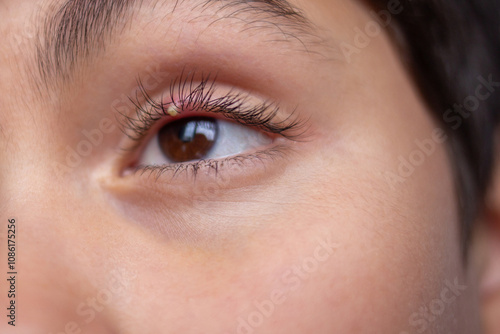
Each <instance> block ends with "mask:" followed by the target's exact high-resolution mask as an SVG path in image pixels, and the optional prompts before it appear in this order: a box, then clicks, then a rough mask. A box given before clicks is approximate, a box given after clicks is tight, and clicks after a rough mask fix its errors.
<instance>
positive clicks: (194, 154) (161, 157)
mask: <svg viewBox="0 0 500 334" xmlns="http://www.w3.org/2000/svg"><path fill="white" fill-rule="evenodd" d="M272 142H273V139H272V138H271V137H270V136H268V135H265V134H264V133H262V131H260V130H257V129H253V128H250V127H248V126H244V125H241V124H237V123H235V122H233V121H229V120H221V119H217V118H210V117H186V118H182V119H179V120H175V121H171V122H169V123H168V124H166V125H164V126H163V127H162V128H161V129H160V130H159V131H158V133H157V134H155V135H154V136H153V137H152V139H151V140H150V141H149V142H148V143H147V144H146V146H145V149H144V152H143V154H142V156H141V157H140V158H139V160H138V161H137V165H139V166H163V165H171V164H179V163H185V162H196V161H200V160H216V159H222V158H226V157H231V156H235V155H238V154H243V153H247V152H250V151H252V150H256V149H260V148H263V147H265V146H267V145H269V144H271V143H272Z"/></svg>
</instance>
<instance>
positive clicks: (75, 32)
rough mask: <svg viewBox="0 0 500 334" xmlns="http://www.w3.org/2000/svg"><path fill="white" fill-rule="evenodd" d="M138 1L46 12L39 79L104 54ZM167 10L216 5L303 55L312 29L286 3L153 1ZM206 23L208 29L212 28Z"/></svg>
mask: <svg viewBox="0 0 500 334" xmlns="http://www.w3.org/2000/svg"><path fill="white" fill-rule="evenodd" d="M144 2H145V1H144V0H66V2H65V3H63V4H62V5H60V6H58V7H55V8H53V9H52V10H50V12H49V14H48V15H46V16H45V19H44V20H43V25H42V29H41V30H40V37H39V38H38V40H39V42H38V43H37V45H36V51H35V55H36V64H37V66H38V71H39V73H40V76H41V78H42V80H43V81H44V82H45V83H47V82H48V81H49V80H50V79H54V78H63V79H67V78H69V77H70V76H71V73H72V72H73V71H74V69H75V67H76V66H77V65H78V64H81V63H82V62H85V61H88V60H89V59H91V57H92V56H93V55H96V54H99V52H103V50H105V48H106V45H107V43H108V41H109V39H110V38H112V37H113V36H114V35H116V34H117V33H119V31H120V30H122V29H124V28H125V27H126V26H127V23H130V22H132V19H133V17H134V14H135V13H137V12H138V9H140V8H141V7H142V6H144ZM158 3H163V4H168V5H173V9H172V11H171V12H172V13H173V12H174V11H175V10H176V9H178V8H179V7H181V6H186V5H188V4H192V5H193V6H194V7H193V8H194V9H196V10H201V11H204V10H206V9H207V8H210V7H212V6H217V9H216V13H217V14H218V13H221V12H224V16H223V17H222V18H220V17H218V18H216V19H215V20H214V21H213V23H215V22H218V21H220V20H222V19H224V18H239V15H241V14H245V15H246V16H245V19H244V22H243V25H244V29H242V30H250V29H253V28H256V29H259V28H271V29H272V30H273V31H274V32H273V33H272V34H271V35H273V36H278V37H274V39H273V40H272V41H277V40H283V41H287V42H292V43H296V44H297V43H298V44H300V45H301V46H302V47H303V48H305V49H306V50H307V51H308V48H307V46H306V43H305V42H304V40H303V39H304V36H307V35H314V34H312V31H313V30H314V29H313V24H312V23H311V21H309V20H308V19H307V18H306V17H305V15H304V14H303V13H302V12H301V11H300V10H299V9H298V8H296V7H295V6H293V5H292V4H291V3H290V2H288V1H287V0H155V1H153V2H152V4H151V5H152V7H153V8H156V6H157V4H158ZM213 23H212V24H213Z"/></svg>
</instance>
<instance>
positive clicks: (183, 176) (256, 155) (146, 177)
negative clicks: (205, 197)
mask: <svg viewBox="0 0 500 334" xmlns="http://www.w3.org/2000/svg"><path fill="white" fill-rule="evenodd" d="M288 152H291V149H290V147H289V146H287V145H284V144H279V143H278V144H274V145H272V146H271V147H268V148H265V149H261V150H258V151H254V152H249V153H244V154H239V155H235V156H231V157H228V158H222V159H209V160H201V161H197V162H188V163H180V164H170V165H160V166H154V165H153V166H138V167H137V168H136V169H135V170H134V171H133V172H132V173H131V174H130V175H128V176H125V177H127V178H130V177H133V178H137V179H141V180H143V181H145V182H146V183H148V182H155V183H156V182H158V183H160V184H161V183H163V182H168V184H176V183H182V182H185V181H196V182H204V181H214V180H217V179H219V178H226V177H230V178H245V177H251V176H252V175H255V174H259V173H261V172H263V171H265V170H271V169H272V168H271V167H272V166H270V164H272V163H274V162H279V161H280V160H285V159H283V158H285V157H286V156H287V154H288ZM278 164H279V165H281V163H278Z"/></svg>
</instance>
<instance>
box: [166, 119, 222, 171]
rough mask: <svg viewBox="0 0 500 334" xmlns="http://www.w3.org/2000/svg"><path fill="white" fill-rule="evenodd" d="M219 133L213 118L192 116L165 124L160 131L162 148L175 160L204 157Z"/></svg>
mask: <svg viewBox="0 0 500 334" xmlns="http://www.w3.org/2000/svg"><path fill="white" fill-rule="evenodd" d="M218 134H219V128H218V126H217V122H216V120H215V119H213V118H203V117H192V118H186V119H180V120H178V121H174V122H171V123H169V124H167V125H165V126H164V127H163V128H162V129H161V130H160V132H159V133H158V141H159V144H160V149H161V151H162V153H163V154H165V156H166V157H167V158H168V159H170V160H172V161H173V162H186V161H191V160H199V159H204V158H205V157H206V156H207V154H208V153H209V152H210V150H211V149H212V147H213V146H214V144H215V141H216V140H217V137H218Z"/></svg>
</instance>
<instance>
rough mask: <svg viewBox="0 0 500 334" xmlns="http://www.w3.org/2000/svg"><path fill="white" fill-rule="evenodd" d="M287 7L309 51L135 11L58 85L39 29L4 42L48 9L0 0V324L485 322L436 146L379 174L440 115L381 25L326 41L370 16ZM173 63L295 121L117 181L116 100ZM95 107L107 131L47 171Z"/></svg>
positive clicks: (264, 327)
mask: <svg viewBox="0 0 500 334" xmlns="http://www.w3.org/2000/svg"><path fill="white" fill-rule="evenodd" d="M56 3H57V2H56ZM146 3H147V1H146ZM293 3H294V4H295V5H296V6H297V7H298V8H300V9H302V10H303V11H304V13H305V14H306V16H307V17H308V18H309V19H310V20H311V21H312V22H313V23H314V24H315V25H316V26H317V27H318V30H317V32H316V34H317V35H319V36H320V37H321V42H320V41H319V39H317V38H316V37H311V36H305V35H304V36H301V38H302V39H303V40H304V41H305V42H306V44H307V45H308V46H310V49H309V50H310V51H311V52H306V51H305V50H304V48H303V46H302V45H301V44H300V43H295V44H296V45H295V44H294V45H289V44H288V43H286V42H283V41H270V40H272V39H273V38H272V37H273V36H270V35H269V33H270V31H271V30H270V28H262V29H255V30H248V31H242V27H241V23H238V21H237V20H236V21H231V20H224V19H222V20H220V21H219V22H218V23H216V24H212V25H210V26H208V24H209V23H211V22H212V21H213V16H214V15H216V14H215V11H214V10H213V9H207V10H206V12H205V15H206V16H204V17H200V16H199V14H196V12H195V11H191V10H190V9H191V7H189V6H184V7H183V8H179V9H178V10H177V11H175V12H174V13H173V14H169V13H170V12H171V9H172V8H171V4H170V5H166V6H159V7H158V8H157V9H156V10H155V11H151V9H150V8H149V7H148V5H147V4H146V5H144V8H143V9H142V10H141V11H140V12H138V13H137V15H136V17H135V18H134V21H133V24H130V25H128V26H127V28H126V29H123V31H122V32H121V33H120V34H119V35H118V36H117V37H115V38H114V39H113V40H112V42H110V45H108V46H107V47H106V51H103V52H101V53H100V55H99V56H98V57H95V59H93V60H92V61H90V62H88V63H87V64H80V65H79V67H78V69H77V70H76V72H75V74H74V76H73V77H72V78H71V79H70V80H68V81H67V82H65V83H64V84H62V83H61V81H59V82H57V83H55V84H49V85H48V86H43V85H42V86H40V84H39V82H40V81H39V80H37V78H36V76H37V74H36V71H34V70H33V68H34V64H33V54H34V43H35V42H34V39H33V38H25V39H22V40H21V42H20V43H13V42H12V40H13V39H12V38H11V37H12V36H23V33H25V31H26V29H27V25H29V29H28V30H30V29H33V30H30V31H34V30H36V28H37V27H39V25H40V21H39V14H38V13H39V11H40V10H42V12H43V11H44V10H46V9H47V8H49V6H48V5H49V4H50V3H49V2H48V1H45V0H40V1H28V0H25V1H13V0H3V1H1V2H0V16H1V17H2V20H0V31H1V35H2V36H3V37H2V38H6V39H7V40H8V41H10V42H8V43H1V44H0V57H1V58H0V59H1V61H0V77H1V80H0V91H2V92H3V93H2V94H1V95H0V124H1V132H0V135H1V138H2V140H1V141H0V142H1V143H0V145H1V147H2V149H1V150H0V156H1V158H2V160H3V161H4V163H2V164H1V167H0V183H1V185H2V186H1V187H2V191H1V193H0V203H1V204H0V208H1V212H2V224H3V223H6V222H7V219H9V218H13V217H14V218H15V219H16V224H17V235H18V236H17V239H16V240H17V243H18V255H17V257H18V266H17V271H18V272H19V275H18V282H17V290H18V297H17V304H18V309H17V314H18V320H17V326H16V327H15V328H13V327H12V326H8V325H7V324H6V321H5V318H4V320H2V322H1V323H0V331H1V332H2V333H33V332H37V333H275V334H276V333H288V334H290V333H398V334H401V333H422V332H425V333H463V334H467V333H481V332H485V329H484V328H483V326H482V325H481V320H480V319H481V312H482V311H481V307H480V305H481V303H480V295H481V290H480V287H479V286H480V281H481V280H482V278H481V277H482V276H481V275H480V273H481V270H480V267H481V265H480V264H481V263H483V262H484V258H485V257H486V256H485V255H483V253H481V252H480V251H477V252H476V248H477V249H479V248H480V247H479V246H476V244H481V242H483V241H481V240H480V241H477V242H476V243H475V244H474V247H473V248H472V250H471V254H473V255H471V257H472V259H473V260H472V261H470V263H469V265H468V266H464V263H463V259H462V256H461V245H460V241H459V237H460V235H459V215H458V209H457V203H456V199H455V198H456V197H455V194H456V188H455V185H454V180H453V173H452V168H451V159H450V157H449V155H448V153H447V145H446V142H447V141H446V140H444V142H443V143H435V142H433V143H434V144H433V145H434V146H433V147H434V150H433V152H432V153H431V154H428V155H425V158H424V162H423V163H422V164H421V165H419V166H415V168H414V171H413V172H412V173H411V175H409V176H408V177H405V178H404V180H402V181H401V180H400V181H398V182H394V181H390V179H388V175H392V174H390V173H393V174H397V173H398V168H400V164H401V160H400V157H403V158H404V159H406V160H408V159H409V157H410V156H411V154H412V153H413V152H415V151H416V150H417V151H418V150H419V147H418V146H417V144H416V143H415V141H416V140H419V141H425V140H431V139H432V138H433V133H435V131H436V128H439V123H438V122H437V121H436V120H435V119H433V118H432V117H431V113H430V112H429V111H428V110H427V107H426V105H425V103H424V102H423V99H422V97H421V96H420V95H419V94H418V93H417V89H416V87H415V86H414V84H413V82H412V80H411V77H410V76H409V75H408V73H407V71H406V70H405V68H404V67H403V65H402V63H401V61H400V58H399V55H398V53H397V51H396V49H395V47H394V45H393V43H392V41H391V40H390V39H389V37H388V35H387V32H386V31H385V30H382V31H381V32H380V34H377V35H376V36H374V37H370V43H369V45H368V46H367V47H364V48H360V49H359V53H356V54H353V55H352V57H350V58H349V59H347V58H346V57H345V55H344V54H343V52H342V49H341V48H340V44H341V43H342V42H345V43H349V44H351V45H354V40H355V38H356V33H355V31H354V30H353V28H355V27H360V28H363V27H365V25H366V23H367V22H370V21H372V20H373V18H372V16H370V15H369V11H370V9H369V8H368V7H365V6H364V5H362V4H360V3H357V2H354V1H340V0H331V1H326V0H325V1H322V0H307V1H298V0H297V1H293ZM40 8H41V9H40ZM242 15H243V16H242V17H241V18H243V19H245V16H244V15H246V14H242ZM4 18H6V19H4ZM193 18H196V20H195V22H194V23H193V22H191V23H190V24H188V23H187V22H188V21H189V20H190V19H193ZM27 22H28V23H27ZM6 36H7V37H6ZM274 37H276V36H274ZM274 39H276V38H274ZM14 40H15V39H14ZM185 67H186V68H197V69H201V70H203V71H204V72H216V71H218V72H219V79H218V80H220V81H221V82H222V83H223V84H224V85H226V86H229V87H235V88H236V89H238V90H239V91H243V92H248V93H250V94H252V96H258V97H264V98H270V99H273V100H277V101H279V102H280V107H281V109H282V110H281V111H280V116H279V117H283V118H286V116H287V115H290V114H291V113H292V111H293V110H294V108H295V107H297V111H296V114H295V115H297V117H299V118H300V119H302V120H304V122H306V124H307V130H306V131H305V132H304V133H302V134H301V135H300V136H302V137H300V136H299V138H297V140H295V141H294V140H288V139H278V140H279V141H280V142H281V143H282V145H283V147H282V149H283V152H282V154H280V155H279V156H277V157H275V158H274V159H266V158H264V159H263V161H262V162H259V163H257V162H248V161H247V162H246V163H244V168H228V169H227V170H226V171H221V172H220V175H219V176H218V177H216V176H215V175H214V174H213V173H210V172H207V171H201V172H200V175H199V176H198V177H197V178H196V180H194V179H193V178H192V176H190V175H189V173H186V174H182V175H180V176H179V177H176V178H174V179H172V178H171V177H169V176H168V175H167V176H166V175H163V176H162V177H160V178H158V179H155V177H151V176H148V174H147V173H146V174H143V175H140V174H130V175H128V174H126V173H125V174H124V172H123V171H124V170H126V169H127V167H128V166H129V163H130V160H131V157H130V155H131V154H132V153H131V154H129V153H127V154H128V155H127V154H125V153H123V152H122V151H120V148H123V146H124V145H125V146H126V145H127V136H126V135H125V134H124V133H123V132H122V131H120V130H119V122H118V120H117V119H116V110H115V108H114V107H113V106H116V105H115V104H114V103H115V101H117V99H118V100H119V99H120V97H121V96H123V94H129V93H130V92H133V91H134V89H135V88H136V86H137V78H138V77H141V78H144V77H148V76H150V75H151V73H154V74H157V75H158V78H160V79H157V78H153V79H152V80H150V81H148V82H149V83H151V92H152V94H153V95H155V94H156V95H158V94H161V92H162V91H167V90H168V83H169V78H171V77H173V76H175V75H178V74H179V72H180V71H181V70H182V69H183V68H185ZM148 68H149V69H148ZM151 68H153V71H151ZM34 73H35V74H34ZM40 87H42V89H41V90H40ZM48 87H50V89H49V88H48ZM124 105H126V106H127V107H126V108H127V110H128V112H130V115H133V110H132V107H131V106H130V104H129V103H128V104H124ZM124 105H122V106H124ZM103 119H109V120H111V124H107V127H106V130H109V131H106V133H105V132H102V133H103V140H102V143H100V144H99V145H95V146H94V147H93V150H92V153H91V154H89V155H88V156H86V157H82V161H81V163H80V164H78V165H77V166H76V167H72V168H70V171H69V172H61V171H60V170H56V168H55V167H54V166H55V164H54V163H57V164H56V165H58V164H64V163H65V159H66V156H67V151H66V147H67V146H69V147H71V148H76V147H77V146H78V145H79V143H81V141H82V140H86V138H85V136H84V135H83V134H82V130H87V131H91V130H96V129H101V126H100V124H101V122H102V121H103ZM256 131H259V130H256ZM135 154H138V153H135ZM132 155H133V154H132ZM58 166H59V165H58ZM221 180H222V181H221ZM207 189H209V191H208V190H207ZM492 202H493V203H496V202H495V200H494V199H493V200H492ZM494 206H495V205H493V207H494ZM3 225H4V224H3ZM2 229H3V230H2V231H5V229H6V227H5V226H2ZM1 235H2V237H3V236H4V235H6V233H5V232H2V234H1ZM4 248H6V247H2V250H0V253H1V256H2V259H5V258H7V255H6V250H5V249H4ZM485 252H486V251H485ZM476 253H478V254H479V255H477V256H476V255H475V254H476ZM454 282H456V283H457V284H458V285H459V286H460V288H459V290H457V291H458V292H455V293H454V292H453V291H451V290H450V289H449V286H450V284H451V285H452V286H453V284H454ZM4 283H5V282H4ZM495 284H496V281H495V282H494V283H493V286H494V287H495V286H496V285H495ZM2 287H4V285H2ZM2 290H4V288H2ZM443 291H444V292H443ZM443 296H444V297H443ZM0 301H1V305H7V303H8V302H9V300H8V299H7V298H6V294H5V293H3V292H2V294H1V297H0ZM439 305H444V306H443V308H440V307H439ZM495 305H496V304H495ZM425 307H426V308H427V311H425V309H424V308H425ZM491 309H492V308H488V310H491ZM4 312H5V310H4ZM421 312H423V313H421ZM489 312H490V313H492V312H493V311H489ZM494 315H495V313H493V314H492V315H491V317H494ZM496 315H498V313H496ZM491 326H493V325H491ZM491 326H490V327H488V332H489V333H494V332H495V328H494V327H491Z"/></svg>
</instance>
